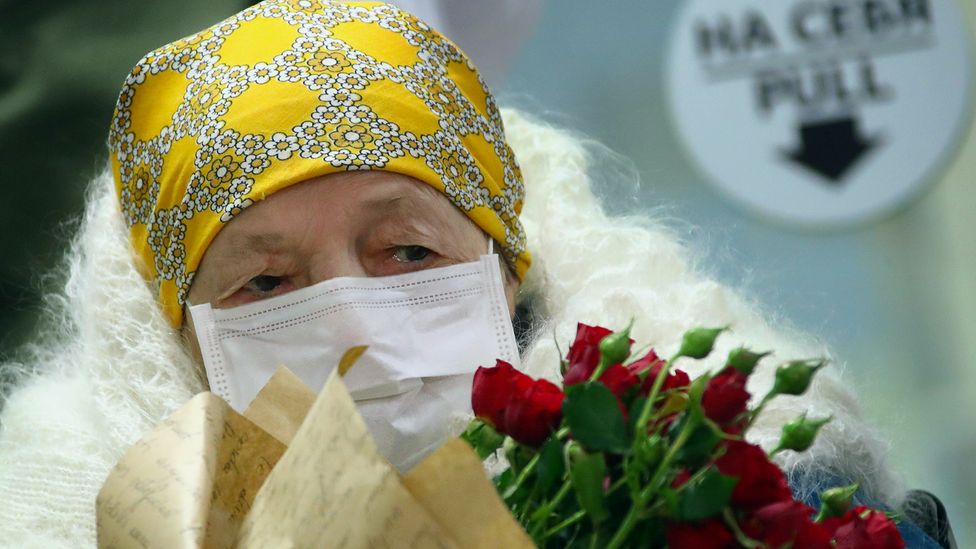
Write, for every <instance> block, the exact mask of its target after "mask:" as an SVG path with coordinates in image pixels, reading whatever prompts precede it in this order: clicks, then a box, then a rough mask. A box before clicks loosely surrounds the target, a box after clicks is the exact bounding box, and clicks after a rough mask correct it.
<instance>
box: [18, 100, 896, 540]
mask: <svg viewBox="0 0 976 549" xmlns="http://www.w3.org/2000/svg"><path fill="white" fill-rule="evenodd" d="M503 115H504V117H505V124H506V126H507V127H508V132H509V142H510V144H511V146H512V148H513V149H514V151H515V153H516V154H517V155H518V157H519V159H520V162H521V164H522V169H523V173H524V175H525V180H526V187H527V196H526V201H525V209H524V210H523V213H522V221H523V223H524V224H525V227H526V232H527V234H528V237H529V241H528V246H529V248H531V249H532V250H533V253H534V257H535V265H534V266H533V268H532V269H531V270H530V275H529V276H528V277H527V279H526V280H525V283H524V285H523V289H522V292H521V295H520V297H519V299H520V300H525V299H527V300H531V301H532V302H533V304H534V306H535V312H536V313H537V316H538V317H539V318H538V320H539V325H538V326H537V327H536V331H535V333H536V337H535V339H534V341H533V342H532V343H531V344H530V345H529V347H528V348H527V349H526V351H525V353H524V355H523V361H522V364H523V367H524V368H525V369H526V370H527V371H528V372H529V373H531V374H533V375H544V376H546V377H549V378H551V379H555V378H557V376H558V372H557V365H558V360H557V349H556V345H555V342H554V340H553V331H555V334H556V339H557V340H559V341H561V342H566V341H570V340H571V338H572V336H573V333H574V331H575V327H576V322H577V321H582V322H587V323H592V324H603V325H606V326H611V327H615V326H623V325H625V324H626V322H627V321H628V320H629V319H630V318H631V317H632V316H633V317H635V318H636V319H637V324H636V326H635V328H634V332H633V334H634V335H633V337H634V338H635V339H636V340H637V341H640V342H642V343H643V342H647V343H653V344H655V345H656V346H658V348H659V350H661V351H662V352H663V353H664V354H665V355H667V354H668V353H670V352H671V351H672V350H673V345H675V344H676V343H677V342H678V341H679V340H680V336H681V334H682V333H683V331H684V330H686V329H688V328H690V327H693V326H696V325H700V324H708V325H715V324H729V325H731V326H733V327H734V331H733V332H732V333H731V334H728V335H723V337H722V338H720V340H719V345H718V348H717V350H716V352H715V353H714V354H713V360H708V361H705V362H704V363H703V367H710V368H715V367H717V366H719V364H718V363H717V362H716V360H721V357H722V356H724V354H725V353H727V352H728V350H729V349H730V348H731V347H733V346H737V345H739V344H742V343H748V344H749V345H753V346H755V347H756V348H762V349H766V348H768V349H775V350H776V352H777V356H780V357H783V358H787V357H806V356H820V355H823V354H825V353H826V350H825V349H824V348H823V347H822V345H820V344H819V343H817V342H816V341H815V340H813V339H812V338H809V337H804V336H800V335H798V334H795V333H791V332H787V331H783V329H782V328H781V327H780V326H781V325H780V324H777V327H775V328H774V327H773V326H771V325H770V324H769V323H768V322H767V321H766V320H765V318H764V315H763V314H761V312H760V309H759V308H758V307H757V306H756V305H755V304H753V303H750V302H749V301H747V300H744V299H743V298H742V297H741V296H740V295H738V294H737V293H736V292H735V291H733V290H731V289H729V288H728V287H726V286H723V285H722V284H719V283H718V282H716V281H714V280H712V279H711V278H709V277H708V276H706V275H704V274H702V272H701V271H700V270H698V269H696V268H695V265H694V263H693V262H692V259H691V257H692V256H691V255H690V254H689V251H688V250H687V249H686V248H685V247H684V246H683V245H682V244H681V243H680V242H679V241H678V240H677V239H676V238H675V237H674V236H673V235H672V234H671V233H670V232H669V231H667V230H665V229H664V228H662V227H661V226H660V225H659V224H657V223H655V222H653V221H651V220H649V219H647V218H646V217H644V218H616V217H611V216H608V215H607V214H606V213H605V212H604V210H603V209H602V208H601V206H600V203H599V202H598V200H597V199H596V197H595V196H594V193H593V190H592V189H591V186H590V181H589V178H588V175H587V164H588V155H587V153H586V148H585V147H584V146H583V145H582V144H581V142H580V141H579V140H578V139H576V138H575V137H573V136H571V135H568V134H566V133H565V132H562V131H558V130H555V129H552V128H548V127H546V126H543V125H540V124H538V123H536V122H533V121H531V120H529V119H527V118H526V117H525V116H523V115H520V114H519V113H517V112H512V111H504V112H503ZM67 268H68V270H69V272H70V276H69V279H68V282H67V285H66V288H65V291H64V293H63V294H60V295H58V296H55V298H54V299H55V302H56V303H55V308H56V310H57V311H58V313H59V314H58V315H56V316H55V317H53V320H52V322H51V324H50V326H49V332H48V336H49V337H48V338H46V339H45V340H42V341H41V342H40V343H39V344H38V345H37V346H36V347H35V349H34V353H33V355H32V357H31V358H30V359H29V360H26V361H25V362H24V363H22V364H5V365H3V367H4V368H7V369H8V370H10V371H13V370H15V369H19V370H22V371H25V372H28V371H31V370H40V373H38V374H36V375H33V376H31V377H30V379H29V380H27V381H26V382H25V383H24V384H23V386H22V387H21V388H20V389H19V390H17V391H16V392H14V393H13V394H11V395H10V397H9V399H8V400H7V402H6V407H5V408H4V410H3V412H2V415H0V428H2V431H0V546H2V547H11V548H13V547H16V548H33V547H43V548H45V549H59V548H69V547H70V548H78V547H93V546H94V544H95V515H94V513H95V509H94V502H95V496H96V494H97V493H98V490H99V488H100V486H101V483H102V480H103V479H104V478H105V476H106V475H107V474H108V471H109V470H110V468H111V467H112V465H113V464H114V463H115V462H116V460H118V458H119V457H120V456H121V454H122V452H123V451H124V450H125V449H126V448H127V447H128V446H129V445H130V444H132V443H133V442H135V441H136V440H138V438H139V437H140V436H141V435H142V434H143V433H145V432H146V431H148V430H150V429H151V428H153V427H154V426H155V425H156V424H157V423H158V422H159V421H161V420H162V419H163V418H164V417H166V415H167V414H169V413H170V412H172V411H173V410H175V409H176V408H178V407H179V406H180V405H182V404H183V403H184V402H185V401H186V400H187V399H189V398H190V397H191V396H192V395H193V394H194V393H196V392H198V391H201V390H203V389H204V382H203V378H202V376H201V370H200V368H199V367H198V366H196V365H195V364H194V363H193V362H192V361H191V360H190V359H189V357H188V356H187V354H186V352H185V350H184V348H183V346H182V343H181V339H180V336H179V334H178V333H177V332H175V331H173V329H172V328H171V327H170V325H169V323H168V321H167V319H166V317H165V316H164V314H163V313H162V311H161V309H160V308H159V306H158V304H157V303H156V301H155V298H154V297H153V295H152V292H151V291H150V290H149V288H148V287H147V285H146V283H145V281H144V280H143V278H142V277H141V275H140V274H139V272H138V271H137V269H136V266H135V262H134V260H133V255H132V251H131V248H130V246H129V242H128V238H127V229H126V227H125V225H124V223H123V221H122V217H121V214H120V212H119V210H118V206H117V202H116V199H115V196H114V189H113V182H112V177H111V175H110V174H109V173H107V172H106V173H105V174H104V175H102V176H101V177H99V178H98V179H97V180H96V181H95V182H94V184H93V189H92V195H91V198H90V201H89V207H88V212H87V214H86V218H85V220H84V224H83V226H82V228H81V231H80V233H79V235H78V238H77V241H76V242H75V246H74V248H73V249H72V251H71V253H70V254H69V262H68V264H67ZM564 347H565V346H564ZM689 364H690V363H689ZM682 367H684V365H682ZM829 370H830V369H828V371H824V372H822V373H821V374H819V375H818V377H817V379H816V381H815V383H814V385H813V387H812V388H811V390H810V392H808V394H807V395H805V396H803V397H800V398H788V399H779V400H776V401H774V402H773V403H772V405H771V406H770V407H769V408H768V409H767V412H766V413H765V414H764V416H763V418H762V420H761V421H760V422H759V423H758V424H757V425H756V427H755V428H754V429H753V430H752V431H750V433H751V436H752V438H753V440H754V441H756V442H759V443H761V444H762V445H763V446H765V447H767V449H768V448H769V447H771V446H773V445H775V443H776V441H777V440H778V437H779V432H780V427H781V426H782V424H783V423H784V422H785V421H787V420H789V419H792V418H793V417H795V416H796V415H798V414H799V412H800V411H803V410H809V411H810V413H811V414H812V415H814V416H821V415H827V414H833V415H834V418H835V420H834V421H833V422H832V423H830V424H829V425H828V426H827V427H826V428H825V429H824V431H823V432H822V434H821V436H820V437H819V438H818V441H817V444H816V445H815V446H814V448H813V449H812V450H811V451H809V452H807V453H804V454H793V453H790V452H787V453H785V454H780V455H778V456H777V460H778V461H779V464H780V465H781V466H783V467H784V468H785V469H786V470H787V471H794V472H796V471H809V470H814V469H825V470H829V471H831V472H832V474H835V475H837V476H838V477H839V478H846V479H858V480H860V481H862V485H863V486H865V488H866V489H867V490H866V491H867V492H868V493H869V494H872V495H873V496H875V497H878V498H879V499H880V500H881V501H884V502H886V503H888V504H891V505H893V506H895V505H897V503H898V494H899V493H900V492H899V491H898V490H897V487H896V485H895V483H894V481H893V480H892V477H891V475H890V474H889V471H888V469H887V467H886V465H885V460H884V448H883V447H882V446H881V445H880V444H879V443H878V442H877V439H876V438H875V437H874V436H873V434H872V432H871V431H870V430H869V429H868V428H867V427H866V426H865V425H864V423H863V421H862V419H861V418H860V413H859V412H858V409H857V406H856V404H855V402H854V399H853V397H852V395H851V394H850V392H849V391H848V390H847V389H846V388H845V387H844V385H843V384H842V383H841V382H840V381H839V379H838V378H837V377H836V372H830V371H829ZM700 371H701V370H698V369H696V370H693V371H690V372H689V373H691V374H693V375H694V374H698V373H700ZM772 371H773V365H772V364H770V363H766V362H764V363H762V364H761V365H760V367H759V369H758V370H757V371H756V373H755V374H754V376H753V378H752V380H751V388H752V389H753V390H754V391H755V392H758V393H759V394H762V392H763V391H764V390H765V389H766V388H768V387H769V386H770V384H771V381H772ZM800 489H801V492H802V490H803V487H800Z"/></svg>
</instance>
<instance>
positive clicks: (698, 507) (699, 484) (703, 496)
mask: <svg viewBox="0 0 976 549" xmlns="http://www.w3.org/2000/svg"><path fill="white" fill-rule="evenodd" d="M738 482H739V479H737V478H735V477H727V476H725V475H723V474H721V473H719V472H718V470H716V469H714V468H710V469H709V470H708V471H706V472H705V474H704V475H702V477H701V479H699V480H697V481H695V482H694V483H693V484H687V485H685V486H683V487H682V489H681V491H680V492H679V494H680V503H679V506H678V514H679V516H680V517H681V518H682V519H684V520H704V519H707V518H709V517H713V516H715V515H717V514H719V513H721V512H722V509H725V506H726V505H728V503H729V500H730V499H731V497H732V490H733V489H734V488H735V485H736V484H737V483H738Z"/></svg>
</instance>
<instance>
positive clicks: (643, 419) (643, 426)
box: [634, 357, 677, 440]
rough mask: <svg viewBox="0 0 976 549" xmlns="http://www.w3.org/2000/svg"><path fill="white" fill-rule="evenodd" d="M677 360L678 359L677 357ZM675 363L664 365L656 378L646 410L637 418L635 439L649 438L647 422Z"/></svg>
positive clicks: (670, 362) (645, 403)
mask: <svg viewBox="0 0 976 549" xmlns="http://www.w3.org/2000/svg"><path fill="white" fill-rule="evenodd" d="M675 358H677V357H675ZM673 362H674V358H672V359H671V360H669V361H667V362H665V363H664V366H663V367H662V368H661V370H660V371H659V372H658V373H657V376H655V377H654V384H653V385H651V392H650V393H648V395H647V401H646V402H644V408H643V409H642V410H641V413H640V415H639V416H637V423H636V426H635V427H634V428H635V429H636V430H637V431H636V432H635V433H634V438H635V439H638V440H641V439H643V438H645V437H647V421H648V420H649V419H650V418H651V411H652V410H653V409H654V401H655V400H656V399H657V394H658V393H659V392H660V391H661V387H662V386H663V385H664V380H665V379H666V378H667V377H668V372H670V371H671V364H672V363H673Z"/></svg>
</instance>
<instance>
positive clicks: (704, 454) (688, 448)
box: [675, 423, 721, 469]
mask: <svg viewBox="0 0 976 549" xmlns="http://www.w3.org/2000/svg"><path fill="white" fill-rule="evenodd" d="M720 440H721V437H719V435H717V434H715V431H714V430H712V428H711V427H709V426H708V425H707V424H704V423H703V424H701V425H699V426H697V427H695V429H694V430H693V431H692V432H691V435H690V436H689V437H688V440H687V441H685V444H684V446H682V447H681V449H680V450H678V452H677V454H676V455H675V459H676V460H677V461H678V462H679V463H683V464H685V465H687V466H688V467H690V468H692V469H694V468H697V467H699V466H701V465H702V464H703V463H705V462H706V461H708V460H709V458H711V457H712V450H714V449H715V445H716V444H718V442H719V441H720Z"/></svg>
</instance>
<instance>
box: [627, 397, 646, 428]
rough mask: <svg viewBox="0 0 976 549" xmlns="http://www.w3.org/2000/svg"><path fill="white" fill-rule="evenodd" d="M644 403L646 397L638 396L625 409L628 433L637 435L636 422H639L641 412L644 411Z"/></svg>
mask: <svg viewBox="0 0 976 549" xmlns="http://www.w3.org/2000/svg"><path fill="white" fill-rule="evenodd" d="M646 402H647V397H646V396H638V397H637V398H635V399H634V400H633V401H632V402H631V403H630V408H628V409H627V432H628V433H637V422H638V421H639V420H640V415H641V411H643V410H644V404H645V403H646Z"/></svg>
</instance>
